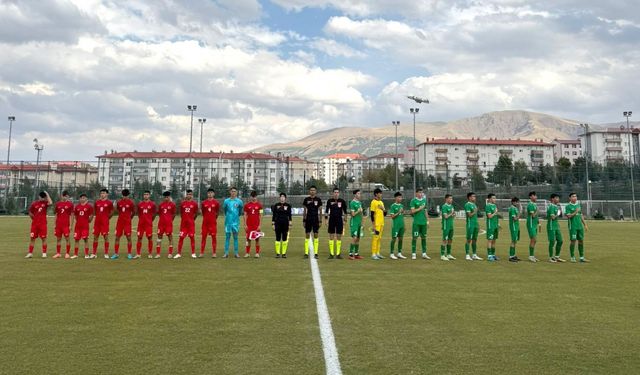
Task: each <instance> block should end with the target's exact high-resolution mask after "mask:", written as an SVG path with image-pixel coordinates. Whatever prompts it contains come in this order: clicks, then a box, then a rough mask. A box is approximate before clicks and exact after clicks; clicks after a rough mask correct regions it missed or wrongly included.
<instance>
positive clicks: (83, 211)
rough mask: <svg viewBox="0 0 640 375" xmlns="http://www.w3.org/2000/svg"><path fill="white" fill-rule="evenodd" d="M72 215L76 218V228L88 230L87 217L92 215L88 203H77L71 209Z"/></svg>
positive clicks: (91, 209)
mask: <svg viewBox="0 0 640 375" xmlns="http://www.w3.org/2000/svg"><path fill="white" fill-rule="evenodd" d="M73 215H74V216H75V218H76V227H77V228H89V217H91V215H93V207H91V205H90V204H89V203H86V204H80V203H78V204H76V207H75V208H74V209H73Z"/></svg>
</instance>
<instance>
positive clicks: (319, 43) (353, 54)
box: [310, 38, 366, 58]
mask: <svg viewBox="0 0 640 375" xmlns="http://www.w3.org/2000/svg"><path fill="white" fill-rule="evenodd" d="M310 46H311V48H313V49H316V50H318V51H321V52H324V53H325V54H327V55H329V56H332V57H346V58H364V57H366V54H365V53H363V52H360V51H358V50H355V49H353V48H351V47H350V46H348V45H346V44H343V43H340V42H336V41H335V40H332V39H325V38H317V39H315V40H313V41H312V42H311V43H310Z"/></svg>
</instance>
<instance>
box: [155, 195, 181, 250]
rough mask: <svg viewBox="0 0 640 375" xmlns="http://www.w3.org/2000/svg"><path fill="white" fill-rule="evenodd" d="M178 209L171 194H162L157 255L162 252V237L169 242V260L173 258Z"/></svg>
mask: <svg viewBox="0 0 640 375" xmlns="http://www.w3.org/2000/svg"><path fill="white" fill-rule="evenodd" d="M176 212H177V207H176V204H175V203H173V201H172V200H171V192H169V191H165V192H164V193H162V203H160V206H159V207H158V239H157V240H156V255H160V252H161V250H162V237H163V236H165V235H166V236H167V239H168V240H169V254H168V255H167V258H169V259H171V258H173V220H174V219H175V218H176Z"/></svg>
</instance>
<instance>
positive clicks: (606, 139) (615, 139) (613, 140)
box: [604, 138, 622, 143]
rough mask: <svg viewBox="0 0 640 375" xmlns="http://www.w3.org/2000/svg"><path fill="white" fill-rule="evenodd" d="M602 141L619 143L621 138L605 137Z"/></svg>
mask: <svg viewBox="0 0 640 375" xmlns="http://www.w3.org/2000/svg"><path fill="white" fill-rule="evenodd" d="M604 141H605V142H606V143H621V142H622V139H620V138H605V139H604Z"/></svg>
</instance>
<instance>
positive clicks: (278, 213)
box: [271, 193, 291, 258]
mask: <svg viewBox="0 0 640 375" xmlns="http://www.w3.org/2000/svg"><path fill="white" fill-rule="evenodd" d="M271 212H272V216H271V225H273V230H274V231H275V232H276V258H286V257H287V248H288V247H289V227H290V226H291V205H290V204H289V203H287V194H285V193H280V202H278V203H276V204H274V205H273V206H271Z"/></svg>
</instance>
